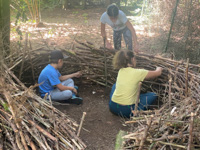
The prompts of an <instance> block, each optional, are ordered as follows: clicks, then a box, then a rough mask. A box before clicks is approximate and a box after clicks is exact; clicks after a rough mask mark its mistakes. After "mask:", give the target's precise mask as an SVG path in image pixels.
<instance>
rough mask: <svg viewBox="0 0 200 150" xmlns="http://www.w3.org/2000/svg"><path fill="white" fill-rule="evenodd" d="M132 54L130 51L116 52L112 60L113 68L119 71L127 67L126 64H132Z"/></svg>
mask: <svg viewBox="0 0 200 150" xmlns="http://www.w3.org/2000/svg"><path fill="white" fill-rule="evenodd" d="M133 57H134V54H133V52H132V51H130V50H120V51H118V52H117V53H116V54H115V56H114V58H113V67H114V69H118V70H119V69H121V68H126V67H128V64H132V58H133Z"/></svg>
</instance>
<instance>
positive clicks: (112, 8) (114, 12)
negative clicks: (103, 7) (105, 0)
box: [107, 4, 119, 17]
mask: <svg viewBox="0 0 200 150" xmlns="http://www.w3.org/2000/svg"><path fill="white" fill-rule="evenodd" d="M107 14H108V16H109V17H117V16H118V15H119V8H118V7H117V6H116V5H115V4H111V5H109V6H108V7H107Z"/></svg>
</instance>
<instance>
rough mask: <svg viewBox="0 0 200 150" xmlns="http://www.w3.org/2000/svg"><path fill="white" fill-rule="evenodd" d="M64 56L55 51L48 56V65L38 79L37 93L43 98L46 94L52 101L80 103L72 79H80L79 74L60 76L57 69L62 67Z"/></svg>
mask: <svg viewBox="0 0 200 150" xmlns="http://www.w3.org/2000/svg"><path fill="white" fill-rule="evenodd" d="M63 59H64V56H63V54H62V52H61V51H58V50H55V51H52V52H51V54H50V64H48V65H47V66H46V67H45V68H44V69H43V70H42V72H41V73H40V75H39V78H38V83H39V84H40V85H39V92H40V95H41V97H42V98H43V97H44V96H45V94H46V93H47V94H48V97H47V99H49V96H50V97H51V99H52V100H54V101H59V102H69V103H76V104H80V103H82V98H80V97H77V96H76V94H77V89H76V87H74V81H73V80H72V79H71V78H73V77H77V78H78V77H80V76H81V75H82V74H81V72H80V71H79V72H76V73H73V74H69V75H63V76H62V75H61V74H60V72H59V71H58V69H60V68H62V66H63Z"/></svg>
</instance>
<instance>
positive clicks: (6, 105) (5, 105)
mask: <svg viewBox="0 0 200 150" xmlns="http://www.w3.org/2000/svg"><path fill="white" fill-rule="evenodd" d="M2 105H3V108H4V109H5V110H6V111H8V110H9V106H8V104H7V103H3V104H2Z"/></svg>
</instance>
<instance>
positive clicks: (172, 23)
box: [165, 0, 179, 53]
mask: <svg viewBox="0 0 200 150" xmlns="http://www.w3.org/2000/svg"><path fill="white" fill-rule="evenodd" d="M178 3H179V0H176V6H175V7H174V10H173V16H172V22H171V27H170V30H169V35H168V39H167V44H166V47H165V53H166V52H167V49H168V45H169V40H170V37H171V33H172V28H173V25H174V19H175V16H176V11H177V7H178Z"/></svg>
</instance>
